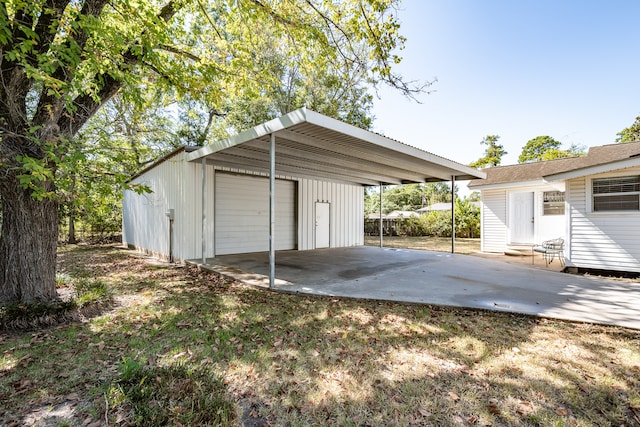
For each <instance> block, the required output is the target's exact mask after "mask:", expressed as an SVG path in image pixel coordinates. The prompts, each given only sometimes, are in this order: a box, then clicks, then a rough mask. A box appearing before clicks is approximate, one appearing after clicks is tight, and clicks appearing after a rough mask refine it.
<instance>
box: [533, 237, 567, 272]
mask: <svg viewBox="0 0 640 427" xmlns="http://www.w3.org/2000/svg"><path fill="white" fill-rule="evenodd" d="M533 251H534V252H538V253H541V254H542V258H543V259H544V261H545V262H546V264H547V266H548V265H549V264H551V263H552V262H553V260H554V259H555V258H558V261H560V265H561V266H562V267H564V265H565V264H564V239H562V238H557V239H551V240H545V241H544V242H542V244H541V245H540V246H534V247H533Z"/></svg>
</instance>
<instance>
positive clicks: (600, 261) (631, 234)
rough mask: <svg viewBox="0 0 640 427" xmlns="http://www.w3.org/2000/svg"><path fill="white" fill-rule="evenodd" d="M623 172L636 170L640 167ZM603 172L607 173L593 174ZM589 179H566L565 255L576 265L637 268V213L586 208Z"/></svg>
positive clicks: (639, 252) (639, 220) (639, 268)
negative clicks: (568, 213)
mask: <svg viewBox="0 0 640 427" xmlns="http://www.w3.org/2000/svg"><path fill="white" fill-rule="evenodd" d="M624 174H625V175H633V174H640V168H633V169H629V170H626V171H625V172H624ZM618 175H619V174H618ZM607 176H611V174H608V175H606V174H603V175H598V176H597V177H598V178H600V177H607ZM590 182H591V181H590V179H587V178H576V179H572V180H569V181H568V185H567V190H568V191H567V197H568V198H569V201H570V206H571V216H570V227H571V233H570V236H571V241H570V244H569V248H568V253H567V254H566V255H567V257H568V258H569V259H570V261H571V264H573V265H575V266H577V267H583V268H595V269H606V270H619V271H637V272H640V213H639V212H590V211H589V210H590V207H589V206H590V203H589V201H588V197H590V194H591V191H590V189H589V185H590Z"/></svg>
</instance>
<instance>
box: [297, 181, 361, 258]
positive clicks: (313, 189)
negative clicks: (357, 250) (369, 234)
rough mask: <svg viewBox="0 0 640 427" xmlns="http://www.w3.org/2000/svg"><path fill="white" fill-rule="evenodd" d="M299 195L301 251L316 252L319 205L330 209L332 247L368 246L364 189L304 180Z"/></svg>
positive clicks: (355, 186)
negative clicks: (365, 227) (325, 205)
mask: <svg viewBox="0 0 640 427" xmlns="http://www.w3.org/2000/svg"><path fill="white" fill-rule="evenodd" d="M299 182H300V183H299V187H298V188H299V191H298V205H299V210H298V212H299V220H298V224H299V227H298V230H299V231H298V237H299V242H298V244H299V246H298V247H299V249H301V250H307V249H314V248H315V211H314V209H315V203H316V202H327V203H329V204H330V205H331V207H330V218H331V224H330V238H329V239H330V246H331V247H332V248H336V247H346V246H361V245H363V244H364V189H363V187H362V186H360V185H351V184H343V183H338V182H328V181H319V180H312V179H306V178H303V179H300V181H299Z"/></svg>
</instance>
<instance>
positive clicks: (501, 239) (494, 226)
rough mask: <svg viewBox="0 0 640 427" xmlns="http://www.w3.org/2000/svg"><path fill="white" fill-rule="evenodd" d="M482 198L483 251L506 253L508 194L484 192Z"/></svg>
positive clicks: (493, 191)
mask: <svg viewBox="0 0 640 427" xmlns="http://www.w3.org/2000/svg"><path fill="white" fill-rule="evenodd" d="M481 198H482V212H481V216H482V224H481V231H480V236H481V239H480V241H481V246H482V248H481V250H482V251H483V252H504V251H505V249H507V192H506V190H483V191H482V192H481Z"/></svg>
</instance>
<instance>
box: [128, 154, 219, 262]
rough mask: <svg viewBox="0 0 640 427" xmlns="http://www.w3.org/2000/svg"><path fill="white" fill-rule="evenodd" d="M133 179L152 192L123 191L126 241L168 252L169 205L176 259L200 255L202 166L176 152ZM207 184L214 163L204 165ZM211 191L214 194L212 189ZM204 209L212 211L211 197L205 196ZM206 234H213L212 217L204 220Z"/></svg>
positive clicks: (209, 249)
mask: <svg viewBox="0 0 640 427" xmlns="http://www.w3.org/2000/svg"><path fill="white" fill-rule="evenodd" d="M132 183H134V184H143V185H146V186H148V187H149V188H150V189H151V191H152V192H151V193H147V194H136V193H135V192H133V191H130V190H127V191H125V193H124V199H123V203H122V205H123V209H122V211H123V212H122V239H123V242H124V243H125V244H127V245H133V246H135V247H136V248H138V249H140V250H144V251H147V252H151V253H154V254H156V255H159V256H162V257H168V256H169V220H168V218H167V216H166V212H167V210H168V209H174V212H175V219H174V223H173V233H174V234H173V256H174V258H175V259H178V260H179V259H190V258H199V257H201V256H202V249H201V248H202V245H201V242H202V240H201V237H200V236H201V224H202V222H201V218H202V210H201V206H202V203H201V201H202V193H201V191H202V167H201V165H200V164H196V163H189V162H186V161H185V159H184V152H181V153H178V154H176V155H175V156H173V157H171V158H169V159H168V160H166V161H164V162H162V163H160V164H159V165H157V166H156V167H154V168H153V169H150V170H148V171H147V172H145V173H144V174H142V175H140V176H138V177H136V178H135V179H134V180H133V181H132ZM206 186H207V188H210V189H213V167H212V166H208V167H207V184H206ZM211 194H213V193H212V192H211ZM206 202H207V211H208V212H213V197H207V201H206ZM205 221H206V223H205V224H206V230H205V232H206V233H207V235H209V234H211V235H212V229H213V221H212V217H209V218H207V219H206V220H205ZM206 255H207V256H212V255H213V242H210V241H207V253H206Z"/></svg>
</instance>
